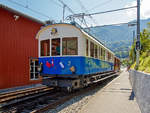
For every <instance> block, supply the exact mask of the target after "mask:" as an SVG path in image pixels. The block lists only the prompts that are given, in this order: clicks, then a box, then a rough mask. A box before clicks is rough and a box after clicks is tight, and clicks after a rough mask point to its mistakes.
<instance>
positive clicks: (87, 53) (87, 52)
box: [86, 39, 89, 56]
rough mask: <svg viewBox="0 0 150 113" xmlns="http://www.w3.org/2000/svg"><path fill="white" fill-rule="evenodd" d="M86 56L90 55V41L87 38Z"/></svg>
mask: <svg viewBox="0 0 150 113" xmlns="http://www.w3.org/2000/svg"><path fill="white" fill-rule="evenodd" d="M86 56H89V41H88V39H86Z"/></svg>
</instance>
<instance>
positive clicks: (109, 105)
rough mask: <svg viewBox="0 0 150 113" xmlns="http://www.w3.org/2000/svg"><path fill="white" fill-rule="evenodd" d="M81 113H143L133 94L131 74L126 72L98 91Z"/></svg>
mask: <svg viewBox="0 0 150 113" xmlns="http://www.w3.org/2000/svg"><path fill="white" fill-rule="evenodd" d="M79 113H141V111H140V109H139V106H138V104H137V102H136V99H135V97H134V95H133V92H132V87H131V85H130V82H129V73H128V72H127V71H125V70H124V71H123V72H122V73H121V74H120V76H118V77H117V78H115V79H114V80H113V81H112V82H110V83H109V84H108V85H107V86H105V87H104V88H103V89H102V90H100V91H98V92H97V93H96V94H95V96H94V97H92V99H91V100H89V102H88V103H87V104H86V105H85V106H83V108H82V109H81V111H80V112H79Z"/></svg>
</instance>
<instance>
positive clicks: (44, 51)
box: [40, 40, 50, 56]
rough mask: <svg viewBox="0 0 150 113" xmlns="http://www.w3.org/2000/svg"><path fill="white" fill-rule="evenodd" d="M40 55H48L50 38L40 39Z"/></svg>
mask: <svg viewBox="0 0 150 113" xmlns="http://www.w3.org/2000/svg"><path fill="white" fill-rule="evenodd" d="M40 45H41V56H49V55H50V40H42V41H41V43H40Z"/></svg>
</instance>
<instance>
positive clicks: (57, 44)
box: [51, 38, 60, 56]
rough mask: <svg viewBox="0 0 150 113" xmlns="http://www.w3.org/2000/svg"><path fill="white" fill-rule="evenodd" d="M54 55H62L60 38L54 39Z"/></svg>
mask: <svg viewBox="0 0 150 113" xmlns="http://www.w3.org/2000/svg"><path fill="white" fill-rule="evenodd" d="M51 55H52V56H57V55H60V38H57V39H52V54H51Z"/></svg>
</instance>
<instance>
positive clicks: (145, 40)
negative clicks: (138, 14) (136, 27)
mask: <svg viewBox="0 0 150 113" xmlns="http://www.w3.org/2000/svg"><path fill="white" fill-rule="evenodd" d="M140 38H141V39H140V41H141V50H140V59H139V61H140V62H139V66H138V67H137V66H136V52H135V42H134V44H133V45H132V47H131V50H130V54H129V58H130V61H129V64H130V66H131V68H132V69H137V70H140V71H144V72H147V73H150V23H149V24H148V28H147V29H144V30H143V31H142V32H141V34H140Z"/></svg>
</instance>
